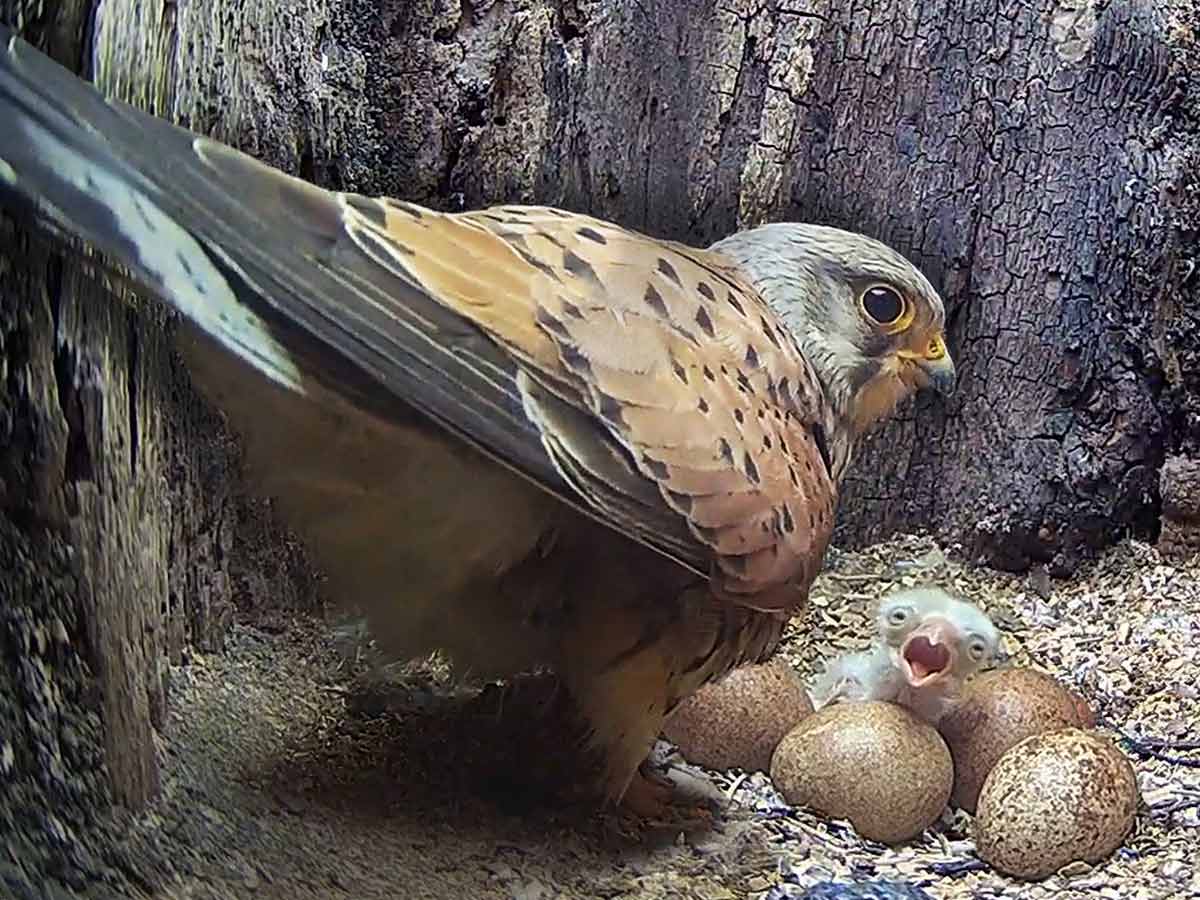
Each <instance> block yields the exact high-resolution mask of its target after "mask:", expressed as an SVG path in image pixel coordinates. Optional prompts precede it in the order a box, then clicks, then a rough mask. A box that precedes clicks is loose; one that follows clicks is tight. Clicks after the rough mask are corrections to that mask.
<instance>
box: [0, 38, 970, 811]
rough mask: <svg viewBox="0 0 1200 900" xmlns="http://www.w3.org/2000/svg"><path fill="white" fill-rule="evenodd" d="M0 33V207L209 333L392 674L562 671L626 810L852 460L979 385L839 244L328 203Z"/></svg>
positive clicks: (895, 274)
mask: <svg viewBox="0 0 1200 900" xmlns="http://www.w3.org/2000/svg"><path fill="white" fill-rule="evenodd" d="M0 39H2V40H3V47H4V49H3V50H2V51H0V120H2V121H3V123H4V127H3V129H0V195H3V196H4V197H5V202H6V204H8V205H9V206H10V207H12V208H14V209H16V208H18V207H22V208H26V209H28V208H33V209H36V210H37V211H38V212H40V213H41V214H42V216H44V217H47V218H49V219H50V220H52V221H53V222H55V223H57V224H58V225H59V226H61V227H64V228H65V229H67V230H68V231H70V232H72V233H75V234H77V235H79V236H82V237H84V238H86V239H87V240H89V241H91V242H92V243H94V244H95V245H96V246H97V247H98V248H100V249H102V250H103V251H105V252H106V253H108V254H110V255H111V256H112V257H113V258H115V259H116V260H117V261H119V262H120V263H122V264H124V265H126V266H128V267H129V268H130V269H131V270H132V271H133V272H134V273H135V274H136V275H137V276H138V277H139V278H140V279H141V280H142V281H144V283H145V284H146V285H148V286H149V287H151V288H153V289H154V290H155V291H157V292H158V293H159V294H161V295H162V297H163V298H165V299H166V300H167V301H168V302H169V303H170V304H171V305H172V306H173V307H174V308H175V309H177V310H178V311H179V312H180V313H182V315H183V317H184V320H185V323H186V325H185V327H184V328H181V336H182V338H183V339H182V341H181V348H182V351H183V353H184V356H185V358H186V359H187V361H188V363H189V366H190V368H191V371H192V373H193V376H194V379H195V380H196V382H197V383H198V384H199V385H200V387H201V388H202V389H203V390H204V391H206V392H207V393H208V395H209V396H210V397H211V398H212V399H213V400H214V401H215V403H216V404H217V405H218V406H219V407H220V408H221V409H222V410H223V411H224V412H225V413H226V414H227V416H228V418H229V421H230V423H231V424H232V426H233V427H234V428H235V430H236V431H238V432H240V434H241V435H242V436H243V438H244V440H245V447H246V456H247V461H248V467H249V473H250V477H251V478H252V483H253V484H254V485H255V486H256V488H257V489H258V490H259V491H261V492H262V493H263V494H265V495H269V496H272V497H274V498H275V499H276V501H277V508H278V510H280V512H281V513H282V515H283V516H284V517H285V519H286V521H287V522H288V523H289V524H290V525H291V526H292V527H293V528H294V529H295V530H296V531H297V532H298V533H299V534H300V535H302V536H303V537H304V538H305V539H306V541H307V544H308V546H309V547H310V549H311V550H312V551H313V554H314V556H315V558H316V559H317V561H318V563H319V565H320V566H321V568H322V569H323V570H324V572H325V573H326V574H327V575H328V577H329V582H330V589H331V593H332V594H333V595H334V596H336V597H337V598H339V599H340V600H342V601H343V602H346V603H348V604H352V605H356V606H358V607H359V608H361V609H363V610H364V611H365V612H366V614H367V616H368V620H369V622H370V625H371V629H372V631H373V633H374V635H375V637H376V638H377V639H378V641H379V643H380V644H381V645H382V646H384V647H386V648H387V650H388V651H389V652H390V653H391V654H392V655H394V657H396V658H413V657H417V656H421V655H424V654H426V653H428V652H429V651H431V650H433V649H441V650H442V651H444V652H445V653H446V654H448V655H449V657H450V658H451V659H452V660H453V661H454V662H455V663H456V664H457V665H458V666H461V667H462V668H464V669H469V670H470V671H471V672H473V673H474V674H476V675H479V676H483V677H488V678H503V677H507V676H512V675H514V674H515V673H520V672H523V671H526V670H531V669H534V668H538V667H549V668H551V669H553V670H554V671H556V672H557V673H558V675H559V676H560V677H561V679H562V681H563V683H564V684H565V686H566V688H567V689H568V691H569V693H570V696H571V698H572V700H573V701H574V704H575V706H576V707H577V709H578V712H579V714H580V715H581V716H582V717H583V720H584V721H585V723H586V725H587V733H588V743H589V745H590V747H591V748H592V749H593V750H595V751H597V752H598V757H599V759H600V760H601V765H600V767H599V768H600V772H601V774H600V780H599V781H600V783H599V788H600V789H601V790H602V792H603V794H604V796H605V797H607V798H608V799H610V800H623V801H624V802H625V803H626V804H627V806H629V807H630V808H632V809H633V810H635V811H638V812H642V813H646V814H651V813H654V812H656V811H660V810H661V809H662V806H663V804H664V802H665V801H666V800H667V796H666V794H665V792H664V790H663V788H662V785H661V784H656V783H655V782H653V781H651V780H648V779H647V778H644V777H639V771H640V769H639V766H640V764H641V762H642V761H643V760H644V758H645V757H646V754H647V752H648V750H649V748H650V747H651V746H652V744H653V742H654V740H655V737H656V736H657V735H658V733H659V730H660V727H661V725H662V723H663V721H664V718H665V717H666V716H667V715H668V714H669V713H670V712H671V710H672V709H673V708H674V707H675V705H676V704H677V703H678V702H679V701H680V700H681V699H683V698H684V697H686V696H688V695H689V694H691V693H692V692H693V691H695V690H696V689H697V688H699V687H700V686H701V685H702V684H704V683H705V682H707V681H710V680H712V679H714V678H717V677H719V676H721V675H722V674H723V673H725V672H727V671H729V670H730V669H731V668H732V667H734V666H736V665H739V664H741V663H743V662H753V661H759V660H762V659H764V658H766V657H767V656H768V655H769V654H770V652H771V651H772V650H773V649H774V647H775V645H776V643H777V641H778V639H779V636H780V633H781V630H782V628H783V625H784V623H785V621H786V620H787V619H788V617H789V616H790V615H791V614H793V613H794V612H796V611H797V610H798V609H800V608H801V606H802V604H803V603H804V601H805V598H806V596H807V592H808V589H809V585H810V583H811V582H812V579H813V577H814V576H815V575H816V573H817V571H818V569H819V567H820V565H821V561H822V557H823V554H824V551H825V548H826V545H827V543H828V541H829V537H830V531H831V529H832V527H833V513H834V506H835V499H836V486H837V484H838V482H839V480H840V478H841V476H842V474H843V472H844V471H845V469H846V466H847V464H848V463H849V461H850V457H851V452H852V450H853V447H854V445H855V442H856V441H857V440H858V439H859V438H860V437H861V436H862V435H863V434H864V432H866V431H867V429H868V428H869V427H870V426H871V425H872V424H873V423H875V422H877V421H878V420H880V419H881V418H883V417H885V416H887V415H889V414H890V413H891V412H892V410H893V409H894V407H895V406H896V404H897V403H898V402H900V401H901V400H903V399H904V398H906V397H908V396H909V395H911V394H912V393H914V392H915V391H916V390H917V389H919V388H923V387H926V386H931V387H932V388H934V389H937V390H939V391H942V392H948V391H950V390H951V389H952V388H953V385H954V366H953V363H952V361H951V358H950V355H949V353H948V352H947V350H946V345H945V341H944V339H943V321H944V312H943V307H942V301H941V299H940V298H939V297H938V294H937V292H936V291H935V290H934V288H933V287H932V286H931V285H930V284H929V282H928V281H927V280H926V279H925V278H924V277H923V276H922V275H921V274H920V273H919V272H918V271H917V270H916V269H915V268H914V267H913V266H912V265H911V264H909V263H908V262H907V261H906V260H905V259H904V258H903V257H901V256H900V255H899V254H898V253H896V252H894V251H893V250H891V249H889V248H888V247H886V246H884V245H883V244H881V243H879V242H877V241H875V240H871V239H869V238H866V237H863V236H861V235H857V234H852V233H848V232H845V231H840V230H837V229H834V228H827V227H819V226H814V225H801V224H771V225H764V226H762V227H760V228H755V229H753V230H750V231H746V232H742V233H739V234H735V235H732V236H730V237H728V238H725V239H724V240H722V241H720V242H718V243H717V244H715V245H714V246H712V247H711V248H709V249H707V250H699V249H695V248H692V247H688V246H684V245H681V244H677V243H671V242H667V241H663V240H657V239H655V238H653V237H649V236H646V235H643V234H638V233H635V232H633V231H630V230H628V229H626V228H621V227H618V226H617V225H614V224H612V223H609V222H604V221H600V220H597V219H594V218H590V217H588V216H584V215H577V214H572V213H569V212H565V211H562V210H558V209H548V208H539V207H523V206H500V207H494V208H491V209H484V210H480V211H477V212H469V213H461V214H455V215H447V214H443V213H439V212H434V211H432V210H429V209H424V208H422V207H419V206H417V205H414V204H411V203H404V202H400V201H397V200H391V199H385V198H378V199H376V198H369V197H364V196H360V195H356V194H350V193H339V192H333V191H327V190H323V189H321V188H318V187H314V186H313V185H311V184H308V183H305V182H303V181H301V180H299V179H296V178H293V177H291V176H289V175H286V174H284V173H282V172H280V171H278V170H275V169H272V168H269V167H267V166H265V165H263V164H261V163H259V162H257V161H255V160H253V159H252V158H250V157H249V156H246V155H244V154H242V153H239V152H237V151H235V150H233V149H231V148H229V147H227V146H224V145H222V144H220V143H217V142H214V141H212V140H209V139H206V138H203V137H200V136H197V135H196V134H193V133H190V132H188V131H185V130H182V129H179V128H177V127H175V126H173V125H171V124H169V123H167V122H165V121H163V120H160V119H157V118H154V117H152V116H150V115H147V114H145V113H142V112H140V111H138V110H135V109H133V108H132V107H129V106H127V105H125V104H122V103H119V102H115V101H109V100H106V99H104V98H103V97H102V96H101V95H100V94H99V93H98V92H96V91H95V90H94V89H93V88H92V87H91V86H90V85H87V84H86V83H84V82H82V81H80V80H79V79H77V78H76V77H75V76H74V75H71V74H70V73H69V72H67V71H66V70H64V69H62V68H60V67H59V66H58V65H56V64H55V63H53V62H52V61H51V60H49V59H48V58H46V57H45V56H43V55H41V54H39V53H37V52H36V51H34V50H33V49H32V48H30V47H29V46H28V45H27V44H25V43H23V42H22V41H20V40H19V39H17V38H15V37H13V36H12V35H11V33H9V32H7V31H4V30H2V29H0Z"/></svg>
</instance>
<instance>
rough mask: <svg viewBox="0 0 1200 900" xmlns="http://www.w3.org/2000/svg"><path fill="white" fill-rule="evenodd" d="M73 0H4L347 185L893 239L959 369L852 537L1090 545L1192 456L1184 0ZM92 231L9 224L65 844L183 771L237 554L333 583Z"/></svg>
mask: <svg viewBox="0 0 1200 900" xmlns="http://www.w3.org/2000/svg"><path fill="white" fill-rule="evenodd" d="M43 8H44V6H43V4H38V3H33V2H31V0H0V15H2V16H3V17H4V18H5V20H6V21H8V22H10V23H18V24H19V26H20V27H21V28H22V30H23V32H24V33H25V34H26V36H27V37H28V38H29V39H31V40H32V41H33V42H34V43H36V44H38V45H39V46H42V47H45V48H47V49H48V50H49V51H50V52H51V53H52V55H54V56H55V57H56V58H57V59H59V60H60V61H62V62H64V63H66V64H67V65H69V66H72V67H73V68H75V69H76V70H80V71H83V72H84V73H85V74H86V75H88V76H89V77H95V79H96V80H97V81H98V82H99V83H100V84H101V86H102V87H103V89H104V90H106V91H107V92H110V93H112V94H115V95H117V96H120V97H122V98H123V99H126V100H129V101H131V102H133V103H135V104H137V105H139V106H142V107H144V108H147V109H150V110H152V111H154V112H156V113H159V114H162V115H165V116H167V117H168V118H171V119H174V120H175V121H178V122H180V123H182V124H184V125H187V126H189V127H191V128H193V129H195V130H197V131H200V132H202V133H206V134H211V135H213V136H215V137H218V138H220V139H223V140H226V141H228V142H230V143H232V144H234V145H235V146H238V147H240V148H242V149H245V150H247V151H249V152H251V153H253V154H255V155H256V156H259V157H260V158H263V159H265V160H266V161H268V162H271V163H273V164H275V165H278V166H280V167H282V168H284V169H286V170H288V171H291V172H295V173H298V174H300V175H302V176H303V177H306V178H308V179H311V180H313V181H315V182H317V183H319V184H322V185H325V186H330V187H338V188H348V189H354V190H359V191H363V192H367V193H390V194H393V195H397V196H401V197H405V198H408V199H413V200H416V201H418V202H422V203H426V204H429V205H432V206H435V207H438V208H443V209H445V208H461V207H474V206H479V205H484V204H488V203H496V202H502V201H529V202H540V203H550V204H556V205H561V206H564V207H567V208H570V209H575V210H580V211H586V212H590V213H592V214H595V215H599V216H603V217H607V218H611V219H614V220H616V221H618V222H620V223H622V224H624V225H627V226H632V227H634V228H638V229H642V230H645V231H647V232H650V233H652V234H656V235H661V236H665V237H669V238H675V239H680V240H685V241H689V242H694V243H708V242H711V241H713V240H715V239H716V238H718V237H720V236H722V235H724V234H726V233H727V232H729V231H731V230H733V229H735V228H739V227H745V226H750V225H754V224H757V223H759V222H761V221H764V220H768V219H780V218H796V219H804V220H809V221H815V222H825V223H829V224H834V225H840V226H843V227H850V228H854V229H857V230H860V231H864V232H866V233H868V234H872V235H875V236H878V237H880V238H882V239H884V240H886V241H888V242H890V243H892V244H893V245H894V246H896V247H897V248H898V249H900V250H901V251H902V252H904V253H906V254H907V255H909V256H910V257H911V258H913V259H914V260H915V261H916V262H917V263H918V264H919V265H920V266H921V267H922V268H923V269H924V271H925V272H926V273H927V274H928V275H929V276H930V278H931V280H932V281H933V282H934V283H935V285H937V286H939V287H940V288H941V289H942V291H943V293H944V295H945V297H946V299H947V303H948V309H949V313H950V329H949V333H950V342H951V347H952V350H953V352H954V355H955V357H956V360H957V361H958V364H959V369H960V372H961V388H960V391H959V393H958V395H957V396H956V397H955V398H954V399H953V400H951V401H950V402H948V403H933V402H928V403H922V404H921V405H920V406H919V407H918V408H916V409H910V410H906V411H905V413H904V414H903V415H902V416H900V417H899V419H898V420H897V421H896V422H895V423H893V424H891V425H889V426H888V427H886V428H885V429H884V430H883V431H882V433H881V434H879V435H878V436H877V437H876V438H875V439H873V440H871V441H870V442H869V444H868V445H867V446H866V447H865V448H864V449H863V450H862V452H861V453H860V455H859V458H858V460H857V462H856V463H855V465H854V467H853V471H852V475H851V477H850V480H849V483H848V485H847V486H846V489H845V491H844V495H843V498H842V504H841V513H840V521H841V526H840V534H839V539H840V540H841V541H843V542H859V541H863V540H867V539H872V538H877V537H881V536H884V535H885V534H887V533H889V532H892V531H895V530H912V529H918V528H930V529H934V530H936V531H937V532H938V533H939V534H940V535H941V536H942V537H943V538H945V539H946V540H947V541H951V542H960V543H961V544H962V545H963V546H964V547H965V548H966V549H967V550H968V552H970V553H971V554H972V555H974V556H976V557H978V558H980V559H982V560H985V561H987V562H990V563H992V564H995V565H999V566H1004V567H1008V568H1014V569H1020V568H1022V567H1024V566H1027V565H1029V564H1030V563H1032V562H1044V563H1048V564H1050V565H1051V568H1052V570H1060V571H1064V572H1065V571H1069V570H1070V569H1071V568H1072V567H1073V566H1074V565H1075V564H1076V563H1077V562H1078V561H1079V560H1080V559H1081V558H1083V557H1085V556H1086V555H1087V553H1088V552H1089V551H1090V550H1091V549H1092V548H1095V547H1099V546H1103V545H1105V544H1106V543H1109V542H1111V541H1112V540H1113V539H1115V538H1117V537H1119V536H1120V535H1122V534H1124V533H1126V532H1127V531H1128V530H1130V529H1133V530H1135V531H1136V532H1137V533H1144V534H1153V533H1154V531H1155V529H1156V527H1157V525H1156V523H1157V513H1158V499H1157V498H1158V477H1159V475H1158V472H1159V469H1160V467H1161V465H1162V462H1163V460H1164V457H1165V456H1166V454H1167V453H1168V452H1173V451H1174V452H1185V453H1187V452H1192V451H1195V450H1196V449H1197V447H1198V446H1200V323H1197V322H1196V321H1195V320H1196V317H1197V316H1198V315H1200V313H1197V309H1200V305H1197V304H1196V303H1195V302H1189V301H1194V300H1195V299H1196V296H1195V295H1196V291H1197V287H1196V285H1197V283H1198V282H1200V278H1198V277H1196V276H1194V274H1193V271H1194V267H1195V261H1194V258H1193V257H1194V254H1195V250H1194V246H1195V239H1196V226H1197V222H1198V221H1200V216H1198V215H1197V208H1198V205H1200V191H1198V190H1197V184H1196V153H1197V151H1196V150H1195V149H1194V145H1195V142H1196V134H1197V121H1196V112H1197V102H1196V91H1195V84H1194V82H1189V81H1188V72H1189V71H1191V72H1195V71H1198V70H1200V54H1198V53H1197V50H1196V42H1195V37H1194V29H1196V28H1198V27H1200V15H1198V14H1197V12H1196V10H1195V9H1194V7H1193V6H1192V5H1190V4H1187V3H1184V2H1183V0H1152V2H1151V0H1146V2H1132V0H1114V2H1109V3H1100V2H1089V0H1060V2H1059V3H1058V5H1056V6H1054V7H1053V8H1052V9H1047V8H1044V5H1041V4H1033V3H1029V2H1022V0H1011V2H1008V3H990V2H974V3H970V4H967V6H966V7H964V6H963V4H961V3H957V4H956V3H948V2H945V3H934V4H932V5H931V4H905V3H893V2H880V3H874V4H868V5H865V6H864V5H863V4H853V3H850V2H846V0H804V2H800V0H753V2H752V0H727V2H724V3H716V2H712V0H706V2H702V0H658V2H639V0H506V2H505V0H476V2H472V0H453V2H452V0H382V2H381V0H259V2H255V3H241V2H237V0H209V2H206V3H186V4H178V5H177V4H172V3H163V4H146V3H140V2H134V0H107V2H105V3H104V4H103V7H102V11H101V14H100V19H99V21H98V22H95V23H93V22H92V21H91V19H92V17H91V15H90V12H89V5H88V4H87V3H85V2H83V0H68V2H64V3H60V4H59V5H58V7H57V8H56V9H55V10H54V11H53V12H51V13H39V15H40V16H41V18H37V17H36V16H34V14H33V12H31V10H42V9H43ZM93 68H94V71H93ZM1193 77H1194V76H1193ZM79 258H80V256H79V253H78V251H77V250H68V251H66V252H65V254H61V255H60V253H59V252H58V251H57V250H54V249H52V248H49V245H48V244H45V243H44V242H42V241H41V239H37V240H34V239H33V238H31V237H30V236H29V235H27V234H25V233H23V232H19V231H16V230H14V229H13V228H12V226H11V223H9V222H8V221H7V220H4V219H2V218H0V293H2V299H3V306H2V307H0V371H3V372H4V374H5V377H4V380H3V382H2V383H0V557H2V559H0V562H2V563H3V565H4V572H5V575H4V579H3V582H2V586H0V629H2V633H3V634H4V636H5V638H4V640H3V641H0V654H3V655H2V656H0V712H3V713H4V714H3V716H2V717H0V721H2V722H5V723H16V724H9V725H4V726H2V727H3V728H4V729H8V730H7V731H5V730H0V828H4V829H5V830H6V831H7V832H8V833H16V832H14V831H13V830H12V829H9V828H8V826H9V825H10V824H13V823H16V824H18V825H19V826H20V828H21V829H24V831H23V832H22V833H25V834H28V835H32V837H29V842H30V846H31V847H35V848H36V847H40V848H42V849H41V850H40V851H39V852H41V853H42V857H38V858H45V859H50V858H51V856H53V853H52V850H51V849H50V848H52V847H56V846H58V847H59V848H60V849H59V850H58V851H54V852H57V853H59V855H58V856H57V857H55V858H58V859H62V858H66V856H64V855H63V854H62V853H61V845H56V844H55V843H54V840H52V839H51V837H50V835H53V834H55V833H56V832H55V829H56V828H59V826H58V825H53V824H50V823H48V822H47V821H46V820H45V816H43V815H41V813H39V812H37V811H38V810H40V809H46V808H49V809H55V810H58V811H60V813H56V815H59V819H60V820H62V821H67V820H69V819H70V816H71V815H73V814H74V812H73V811H75V812H79V813H80V814H82V812H83V811H84V810H88V809H95V808H98V806H100V805H103V803H104V802H105V800H106V797H107V794H106V791H107V790H108V789H109V788H108V787H106V785H109V786H111V792H112V796H113V797H115V798H116V799H117V800H120V801H122V802H123V803H125V804H128V805H131V806H135V807H136V806H137V805H139V804H140V803H142V802H144V801H145V800H146V799H147V798H148V797H150V796H152V795H153V793H154V791H155V786H156V784H157V775H156V770H155V759H154V753H153V743H152V741H151V734H152V729H153V727H154V725H155V723H156V722H157V721H158V717H159V715H160V714H161V710H162V705H163V703H164V700H165V695H164V687H163V685H164V679H163V672H164V671H165V669H164V666H165V663H166V662H167V661H178V660H179V659H180V658H181V656H182V654H183V653H184V652H185V648H186V647H187V646H189V645H191V644H199V645H201V646H218V645H219V644H220V639H221V633H222V629H223V627H224V624H225V622H226V621H227V619H228V614H229V610H230V609H231V604H232V603H233V602H234V601H235V599H237V598H238V595H239V591H238V587H237V586H238V584H239V583H240V584H243V585H245V583H246V579H249V578H251V577H258V578H259V581H258V582H257V583H258V584H260V585H265V584H266V582H265V581H264V580H262V577H261V575H259V576H255V575H254V573H257V572H261V570H262V567H263V566H276V567H282V568H283V569H284V570H285V571H286V572H287V573H288V574H289V578H288V579H286V580H285V582H284V583H285V585H286V589H285V596H284V597H283V598H282V599H283V601H284V602H288V600H289V599H295V598H296V597H299V596H308V593H309V592H310V591H311V582H310V581H309V580H308V576H307V574H306V570H305V569H304V568H303V566H302V565H301V564H299V563H298V562H297V561H296V560H295V559H294V558H293V556H292V555H291V553H290V551H289V550H288V549H287V548H286V545H285V542H284V541H283V540H282V538H281V536H280V534H279V533H278V532H277V531H274V530H272V529H271V527H270V526H269V518H268V517H267V516H266V515H265V513H264V512H263V510H262V507H261V506H260V505H256V504H250V503H248V502H247V501H244V500H243V499H241V496H240V492H239V489H238V485H237V482H236V478H235V476H234V473H235V470H236V455H235V452H234V450H233V449H232V448H231V447H230V445H229V444H228V442H227V441H225V440H224V439H223V438H222V437H221V436H220V429H219V428H218V427H216V424H215V423H216V421H217V420H216V419H215V418H214V415H213V413H212V411H211V410H208V409H207V408H206V407H205V406H204V405H203V404H202V403H201V402H200V401H199V400H198V399H197V398H196V396H195V395H194V394H193V393H192V391H191V389H190V387H189V385H188V381H187V378H186V375H184V374H183V373H182V372H181V371H180V370H179V368H178V366H177V365H176V362H175V358H174V357H173V355H172V354H171V351H170V349H169V342H168V336H169V331H170V327H169V323H165V322H164V321H163V318H162V314H161V308H160V307H158V306H157V305H155V304H153V303H146V302H144V301H134V302H132V303H130V302H128V300H127V298H114V297H113V296H112V295H111V294H110V293H108V292H107V291H106V290H105V289H104V288H103V287H102V286H101V285H100V284H98V282H97V281H95V280H94V279H92V278H90V277H89V276H88V275H87V273H86V271H85V270H84V269H83V268H81V265H80V262H79ZM235 532H236V533H237V534H238V535H239V537H240V538H241V539H239V540H234V538H233V535H234V534H235ZM264 534H265V535H266V536H265V537H264V536H263V535H264ZM10 573H11V574H10ZM273 583H274V582H273ZM240 593H241V594H243V595H246V594H247V593H248V592H247V591H246V590H245V589H243V590H242V591H241V592H240ZM251 599H253V598H251ZM248 602H249V601H248ZM259 602H261V601H259ZM51 696H53V700H52V701H51V700H49V699H48V698H50V697H51ZM2 707H7V708H2ZM97 710H98V711H99V713H100V718H99V719H97V718H96V716H95V712H96V711H97ZM68 734H69V735H70V738H69V739H68V737H67V735H68ZM6 759H11V760H12V762H9V763H7V764H6V763H5V760H6ZM100 759H103V760H104V761H105V763H106V766H107V769H106V771H107V775H108V778H107V779H104V778H97V777H95V772H96V766H95V763H96V762H97V761H98V760H100ZM47 772H56V773H58V774H57V775H55V777H54V778H52V779H48V778H47V777H46V773H47ZM13 773H15V774H13ZM5 817H7V818H5ZM60 824H61V822H60ZM80 840H82V838H80ZM80 846H82V845H80ZM30 852H31V853H32V852H33V851H32V850H31V851H30ZM67 856H69V854H67ZM30 858H31V859H32V858H34V857H33V856H31V857H30ZM80 858H82V857H80ZM5 865H6V863H3V862H0V878H2V877H3V876H4V868H3V867H4V866H5ZM72 865H76V866H79V865H82V863H79V862H78V860H76V862H74V863H72ZM0 883H2V882H0Z"/></svg>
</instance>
